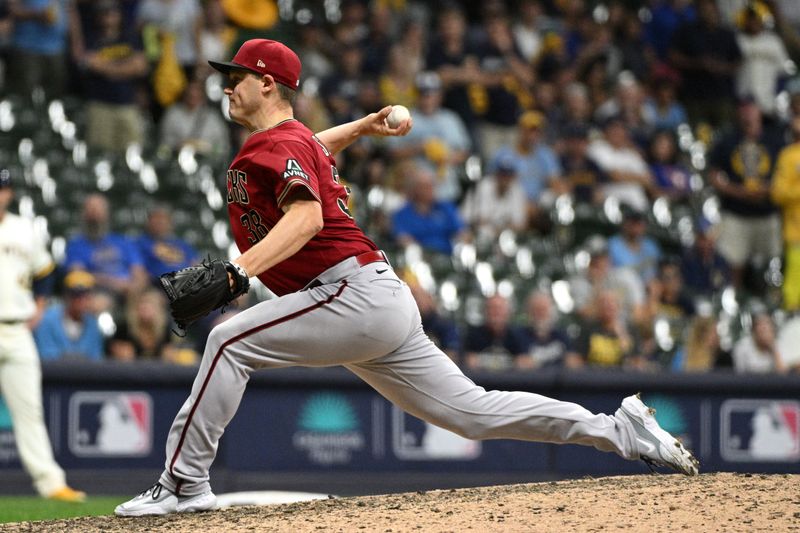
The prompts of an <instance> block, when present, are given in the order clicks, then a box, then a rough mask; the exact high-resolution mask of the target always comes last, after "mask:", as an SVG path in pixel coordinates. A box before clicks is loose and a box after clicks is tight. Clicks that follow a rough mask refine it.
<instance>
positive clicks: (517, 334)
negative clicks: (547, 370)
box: [464, 294, 527, 370]
mask: <svg viewBox="0 0 800 533" xmlns="http://www.w3.org/2000/svg"><path fill="white" fill-rule="evenodd" d="M526 351H527V342H526V336H525V333H524V331H523V330H522V329H521V328H518V327H516V326H514V325H513V324H511V303H510V302H509V301H508V298H505V297H504V296H501V295H499V294H495V295H494V296H490V297H488V298H487V299H486V302H485V307H484V323H483V324H482V325H480V326H469V327H468V328H467V335H466V339H465V341H464V353H465V354H466V355H465V359H464V364H465V366H466V367H467V368H469V369H471V370H478V369H480V370H508V369H510V368H512V367H513V366H514V364H515V361H517V360H518V359H519V358H520V357H524V356H525V352H526Z"/></svg>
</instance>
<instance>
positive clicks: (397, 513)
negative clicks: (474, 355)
mask: <svg viewBox="0 0 800 533" xmlns="http://www.w3.org/2000/svg"><path fill="white" fill-rule="evenodd" d="M387 475H388V474H387ZM467 530H471V531H476V532H484V531H513V532H520V531H542V532H545V531H547V532H552V531H625V530H628V531H670V532H673V533H674V532H676V531H692V532H694V531H729V532H731V533H733V532H741V531H748V532H749V531H800V475H788V474H780V475H760V474H706V475H701V476H699V477H695V478H687V477H684V476H680V475H669V476H649V475H648V476H624V477H609V478H601V479H592V478H587V479H580V480H573V481H559V482H547V483H531V484H525V485H509V486H500V487H481V488H471V489H458V490H455V489H454V490H443V491H430V492H415V493H406V494H392V495H387V496H363V497H354V498H341V499H329V500H319V501H312V502H303V503H294V504H289V505H271V506H265V507H238V508H231V509H227V510H224V511H214V512H208V513H201V514H194V515H172V516H169V517H143V518H125V519H123V518H115V517H94V518H76V519H72V520H54V521H49V522H22V523H19V524H10V525H7V526H5V527H4V526H0V531H37V532H39V531H43V532H54V533H55V532H58V533H61V532H80V533H86V532H95V531H97V532H112V533H116V532H147V531H173V532H187V533H188V532H191V533H194V532H198V531H199V532H203V533H211V532H217V531H219V532H226V533H227V532H240V531H247V532H252V531H269V532H273V531H279V532H284V531H285V532H291V533H299V532H305V531H309V532H320V531H346V532H349V531H356V532H357V531H370V532H371V531H378V532H392V533H396V532H404V531H424V532H426V533H427V532H431V531H437V532H438V531H452V532H462V531H467Z"/></svg>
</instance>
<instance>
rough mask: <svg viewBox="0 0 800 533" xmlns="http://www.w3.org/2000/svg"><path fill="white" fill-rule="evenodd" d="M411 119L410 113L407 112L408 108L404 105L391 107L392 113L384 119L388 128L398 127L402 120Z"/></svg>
mask: <svg viewBox="0 0 800 533" xmlns="http://www.w3.org/2000/svg"><path fill="white" fill-rule="evenodd" d="M409 117H411V113H410V112H409V111H408V108H407V107H406V106H404V105H399V104H398V105H393V106H392V111H391V112H390V113H389V116H388V117H386V124H387V125H388V126H389V127H390V128H396V127H398V126H399V125H400V124H401V123H402V122H403V121H404V120H408V119H409Z"/></svg>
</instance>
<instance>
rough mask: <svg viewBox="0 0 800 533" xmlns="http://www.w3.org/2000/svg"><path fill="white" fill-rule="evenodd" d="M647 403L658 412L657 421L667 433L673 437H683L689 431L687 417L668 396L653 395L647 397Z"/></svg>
mask: <svg viewBox="0 0 800 533" xmlns="http://www.w3.org/2000/svg"><path fill="white" fill-rule="evenodd" d="M645 403H646V404H647V405H648V406H649V407H652V408H653V409H655V410H656V421H657V422H658V425H659V426H661V427H662V428H664V430H665V431H668V432H669V433H672V434H673V435H676V434H677V435H681V434H683V433H686V432H687V431H688V428H687V427H686V426H687V424H686V417H685V416H684V414H683V411H682V410H681V406H680V405H679V404H678V402H676V401H675V400H672V399H671V398H669V397H667V396H660V395H651V396H647V400H646V402H645Z"/></svg>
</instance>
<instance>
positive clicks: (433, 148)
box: [386, 72, 471, 202]
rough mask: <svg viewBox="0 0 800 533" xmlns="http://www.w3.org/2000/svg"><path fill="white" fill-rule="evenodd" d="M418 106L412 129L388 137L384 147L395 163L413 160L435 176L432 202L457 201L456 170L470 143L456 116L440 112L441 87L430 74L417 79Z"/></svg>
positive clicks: (414, 113) (452, 113) (433, 74)
mask: <svg viewBox="0 0 800 533" xmlns="http://www.w3.org/2000/svg"><path fill="white" fill-rule="evenodd" d="M417 90H418V91H419V105H418V106H417V108H415V109H414V110H413V111H412V113H411V114H412V116H413V117H414V129H412V130H411V132H409V134H408V135H406V136H405V137H390V138H388V139H387V141H386V143H387V145H388V147H389V150H390V154H391V156H392V157H393V158H394V159H395V160H403V159H406V158H409V157H413V158H416V160H417V162H418V163H419V164H422V165H427V166H432V167H433V168H434V169H435V172H436V198H437V199H439V200H449V201H453V202H455V201H457V200H458V198H459V196H460V194H461V185H460V183H459V168H460V167H461V165H462V164H463V163H464V161H466V160H467V157H469V153H470V152H469V150H470V146H471V142H470V139H469V134H468V133H467V129H466V127H465V126H464V123H463V122H462V121H461V119H460V118H459V116H458V115H457V114H456V113H454V112H453V111H450V110H449V109H444V108H442V107H441V105H442V84H441V80H440V79H439V76H438V75H437V74H436V73H433V72H423V73H421V74H420V75H419V76H417Z"/></svg>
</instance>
